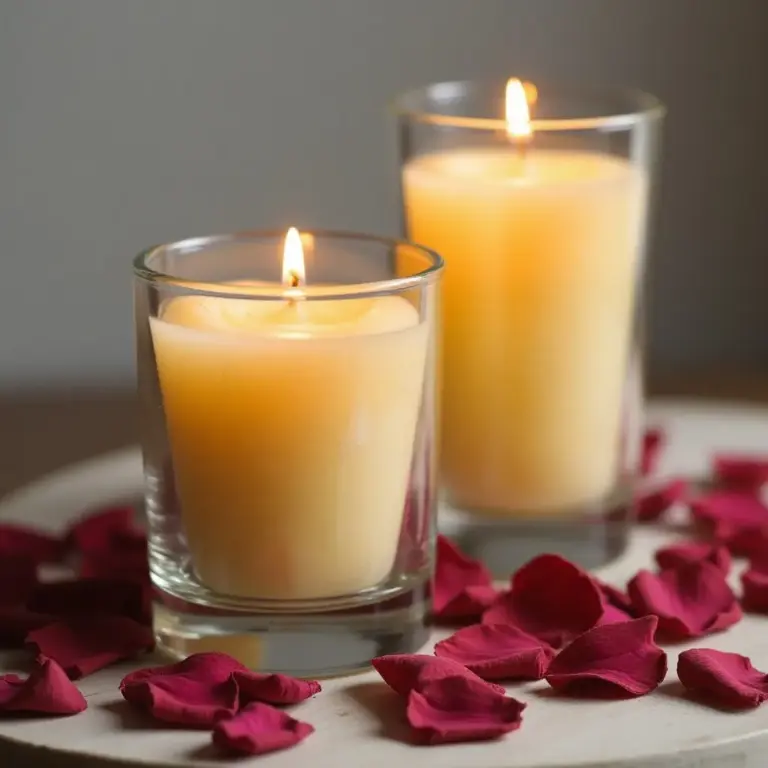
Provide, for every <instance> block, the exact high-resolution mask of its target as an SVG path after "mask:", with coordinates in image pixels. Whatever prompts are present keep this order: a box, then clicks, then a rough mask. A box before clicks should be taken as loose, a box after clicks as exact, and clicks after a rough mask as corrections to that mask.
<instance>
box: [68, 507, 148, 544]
mask: <svg viewBox="0 0 768 768" xmlns="http://www.w3.org/2000/svg"><path fill="white" fill-rule="evenodd" d="M133 520H134V512H133V509H132V508H131V507H109V508H107V509H100V510H98V511H96V512H91V513H89V514H87V515H84V516H83V517H81V518H80V519H79V520H77V521H76V522H75V523H73V524H72V525H71V526H70V527H69V529H68V531H67V535H66V539H67V543H68V545H69V546H70V547H72V548H73V549H77V550H78V551H80V552H84V553H88V552H103V551H105V550H111V549H113V548H114V541H115V539H116V538H119V537H120V536H121V535H123V534H125V533H126V532H133V531H135V526H134V522H133Z"/></svg>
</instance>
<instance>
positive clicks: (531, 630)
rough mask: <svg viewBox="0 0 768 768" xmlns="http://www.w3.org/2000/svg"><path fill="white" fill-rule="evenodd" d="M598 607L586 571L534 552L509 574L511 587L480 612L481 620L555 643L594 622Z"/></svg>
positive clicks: (595, 589) (601, 608)
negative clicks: (509, 625) (507, 626)
mask: <svg viewBox="0 0 768 768" xmlns="http://www.w3.org/2000/svg"><path fill="white" fill-rule="evenodd" d="M603 612H604V602H603V596H602V594H601V592H600V589H599V587H598V586H597V584H596V583H595V582H594V581H593V579H592V578H591V577H590V576H589V574H588V573H586V572H585V571H583V570H581V568H579V567H578V566H576V565H574V564H573V563H570V562H569V561H568V560H565V559H564V558H562V557H560V556H559V555H539V556H538V557H535V558H533V560H530V561H529V562H528V563H527V564H526V565H524V566H523V567H522V568H520V569H519V570H518V571H517V572H516V573H515V574H514V575H513V576H512V589H511V590H510V591H509V592H506V593H504V594H502V595H500V596H499V598H498V599H497V600H496V602H495V603H494V604H493V605H492V606H491V607H490V608H489V609H488V610H487V611H486V612H485V613H484V614H483V624H512V625H513V626H516V627H518V628H519V629H521V630H522V631H523V632H525V633H527V634H529V635H533V636H534V637H538V638H539V639H541V640H543V641H544V642H545V643H548V644H549V645H551V646H553V647H554V648H559V647H560V646H562V645H564V644H565V643H567V642H570V641H571V640H572V639H573V638H574V637H576V636H578V635H580V634H581V633H582V632H586V631H587V630H588V629H591V628H592V627H594V626H595V624H597V623H598V622H599V621H600V618H601V616H602V615H603Z"/></svg>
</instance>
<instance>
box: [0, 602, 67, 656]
mask: <svg viewBox="0 0 768 768" xmlns="http://www.w3.org/2000/svg"><path fill="white" fill-rule="evenodd" d="M58 620H59V619H58V617H57V616H51V615H50V614H46V613H35V612H34V611H30V610H27V609H26V608H20V607H18V606H4V607H3V606H0V648H21V647H22V646H23V645H24V642H25V641H26V639H27V635H28V634H29V632H31V631H32V630H34V629H40V627H44V626H46V625H47V624H52V623H53V622H56V621H58Z"/></svg>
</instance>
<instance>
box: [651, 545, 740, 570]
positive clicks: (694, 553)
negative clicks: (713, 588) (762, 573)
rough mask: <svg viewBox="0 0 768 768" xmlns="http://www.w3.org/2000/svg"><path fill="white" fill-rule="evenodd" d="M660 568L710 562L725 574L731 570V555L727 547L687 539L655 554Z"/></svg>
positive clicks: (663, 548)
mask: <svg viewBox="0 0 768 768" xmlns="http://www.w3.org/2000/svg"><path fill="white" fill-rule="evenodd" d="M654 557H655V559H656V562H657V563H658V564H659V568H677V567H678V566H679V565H686V564H688V563H700V562H708V563H712V565H715V566H717V567H718V568H719V569H720V570H721V571H722V572H723V573H724V574H728V573H729V572H730V570H731V555H730V552H728V550H727V549H726V548H725V547H719V546H716V545H713V544H707V543H704V542H698V541H686V542H683V543H681V544H672V545H670V546H668V547H662V548H661V549H659V550H657V551H656V554H655V555H654Z"/></svg>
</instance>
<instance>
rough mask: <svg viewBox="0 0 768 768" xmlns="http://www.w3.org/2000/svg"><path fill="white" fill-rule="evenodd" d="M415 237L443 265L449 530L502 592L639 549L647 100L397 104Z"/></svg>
mask: <svg viewBox="0 0 768 768" xmlns="http://www.w3.org/2000/svg"><path fill="white" fill-rule="evenodd" d="M395 108H396V114H397V121H398V129H399V146H400V159H401V187H402V201H403V218H404V228H405V232H406V233H407V237H408V238H409V239H410V240H412V241H413V242H418V243H423V244H424V245H426V246H427V247H430V248H434V249H435V250H437V251H438V252H439V253H440V254H441V255H442V256H443V258H444V259H445V261H446V273H445V280H444V284H443V292H442V298H441V304H442V306H441V320H442V341H441V351H440V358H441V371H440V374H439V375H440V378H441V393H442V394H441V397H442V406H441V419H440V426H439V433H440V447H439V452H440V485H441V498H442V501H443V502H444V507H443V508H442V509H441V512H440V525H441V528H443V529H445V530H446V532H448V533H451V534H453V535H455V536H456V537H457V538H458V539H459V542H460V544H461V545H462V546H463V547H464V549H465V550H466V551H467V552H468V553H469V554H471V555H474V556H475V557H479V558H481V559H483V560H484V561H485V562H486V564H487V565H488V566H489V567H490V568H491V570H492V571H493V572H494V573H496V574H497V575H499V576H505V575H507V574H508V573H509V571H510V570H511V569H513V568H514V567H516V566H517V565H519V564H520V563H521V562H523V561H525V560H527V559H529V558H530V557H531V556H533V555H536V554H538V553H540V552H542V551H548V552H558V553H560V554H563V555H565V556H567V557H570V558H572V559H574V560H576V561H578V562H580V563H581V564H583V565H585V566H587V567H595V566H598V565H602V564H604V563H606V562H608V561H609V560H611V559H613V558H614V557H616V556H617V555H619V554H620V553H621V552H622V551H623V550H624V549H625V547H626V545H627V541H628V535H629V534H628V531H629V523H630V521H631V518H632V502H633V485H634V480H635V477H636V475H637V463H636V462H637V456H638V440H639V435H640V433H641V431H642V430H641V427H640V425H639V416H640V414H641V412H642V403H641V398H642V387H641V386H640V375H641V372H642V357H641V349H640V338H641V322H640V320H641V317H642V306H641V305H642V295H643V293H644V291H643V281H644V264H645V246H646V241H647V233H648V210H649V201H650V197H651V190H652V187H653V177H654V173H655V166H656V162H655V161H656V156H657V145H658V143H659V135H660V127H661V124H662V121H663V115H664V109H663V107H662V106H661V104H660V103H659V102H658V101H657V100H656V99H655V98H654V97H652V96H649V95H646V94H642V93H635V92H631V91H623V90H610V89H606V90H600V89H593V90H590V89H578V88H569V87H565V86H557V85H547V84H536V83H534V84H531V83H526V82H523V81H521V80H514V79H513V80H510V81H498V82H484V83H480V82H453V83H451V82H449V83H438V84H434V85H430V86H427V87H425V88H422V89H418V90H414V91H411V92H409V93H406V94H404V95H403V96H402V97H400V98H399V99H398V100H397V102H396V107H395Z"/></svg>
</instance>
